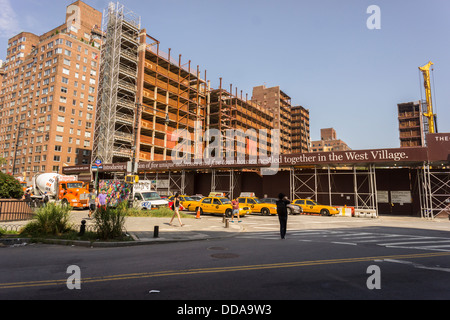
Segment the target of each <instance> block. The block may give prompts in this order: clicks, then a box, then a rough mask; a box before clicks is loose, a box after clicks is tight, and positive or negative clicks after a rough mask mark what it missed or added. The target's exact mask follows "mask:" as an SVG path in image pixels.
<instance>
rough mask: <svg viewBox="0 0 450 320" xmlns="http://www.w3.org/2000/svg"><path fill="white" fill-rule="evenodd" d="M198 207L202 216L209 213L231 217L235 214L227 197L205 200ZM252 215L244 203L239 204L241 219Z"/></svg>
mask: <svg viewBox="0 0 450 320" xmlns="http://www.w3.org/2000/svg"><path fill="white" fill-rule="evenodd" d="M198 207H199V208H200V213H201V214H204V213H209V214H218V215H225V216H226V217H231V215H232V213H233V206H232V205H231V200H230V199H228V198H225V197H206V198H203V199H201V200H200V201H199V204H198ZM191 209H192V208H191ZM195 210H197V207H196V208H195ZM250 213H252V211H251V209H250V207H248V206H247V205H245V204H242V203H240V204H239V215H240V216H241V217H242V216H245V215H247V214H250Z"/></svg>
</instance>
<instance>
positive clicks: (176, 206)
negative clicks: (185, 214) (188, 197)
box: [169, 192, 184, 227]
mask: <svg viewBox="0 0 450 320" xmlns="http://www.w3.org/2000/svg"><path fill="white" fill-rule="evenodd" d="M179 209H180V198H179V194H178V192H177V193H175V196H174V197H173V204H172V210H173V211H174V213H173V216H172V219H171V220H170V222H169V225H170V226H171V225H172V221H173V219H175V216H177V217H178V221H179V222H180V227H182V226H184V224H183V223H182V222H181V217H180V212H179Z"/></svg>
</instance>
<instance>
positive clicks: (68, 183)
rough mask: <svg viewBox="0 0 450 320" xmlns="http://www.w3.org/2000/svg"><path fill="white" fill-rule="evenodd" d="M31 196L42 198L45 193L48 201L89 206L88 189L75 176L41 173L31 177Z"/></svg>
mask: <svg viewBox="0 0 450 320" xmlns="http://www.w3.org/2000/svg"><path fill="white" fill-rule="evenodd" d="M31 192H32V194H33V198H41V199H42V198H43V197H44V195H45V193H47V196H48V197H49V199H50V201H61V203H62V204H63V205H69V206H71V207H73V208H82V209H85V208H88V207H89V201H88V199H89V191H88V188H87V186H86V185H85V183H84V182H81V181H78V180H77V177H76V176H63V175H60V174H57V173H43V174H39V175H36V176H34V177H33V186H32V191H31Z"/></svg>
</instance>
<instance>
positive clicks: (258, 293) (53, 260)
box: [0, 216, 450, 313]
mask: <svg viewBox="0 0 450 320" xmlns="http://www.w3.org/2000/svg"><path fill="white" fill-rule="evenodd" d="M217 219H218V218H217V217H215V218H213V217H211V218H209V217H208V218H207V217H205V220H204V221H205V222H204V223H206V222H207V221H209V223H218V220H217ZM411 219H413V218H411ZM188 223H192V224H194V223H195V222H194V221H190V222H188ZM448 224H449V222H448V221H440V222H434V223H433V222H429V221H424V220H420V219H419V220H414V219H413V220H395V219H391V220H388V221H387V220H383V219H381V220H378V219H372V221H370V219H366V220H362V219H353V220H352V219H340V218H339V217H333V218H328V217H306V216H300V217H290V219H289V224H288V229H289V230H288V235H287V239H286V240H280V239H279V236H278V225H277V220H276V217H259V216H250V217H246V218H244V219H243V222H242V223H241V224H240V225H239V226H240V227H239V228H240V229H239V230H238V229H237V227H235V230H234V231H236V232H234V233H233V234H232V236H227V237H215V238H208V239H199V240H198V241H180V242H173V243H164V244H157V245H141V246H130V247H107V248H95V247H94V248H86V247H79V246H61V245H44V244H28V245H22V246H20V245H18V246H8V247H2V248H0V260H1V261H2V263H1V264H0V299H3V300H5V299H7V300H25V299H33V300H48V299H50V300H73V299H75V300H117V299H121V300H150V301H163V300H165V301H175V305H171V306H170V307H171V309H170V312H174V313H175V312H176V310H175V309H174V308H178V306H179V305H181V301H185V302H186V305H187V306H189V305H190V304H191V305H192V303H194V301H196V302H198V301H208V302H214V301H221V302H223V303H232V302H233V301H234V302H236V301H249V300H251V301H265V302H271V301H273V303H275V302H276V301H292V300H355V299H356V300H405V299H406V300H447V299H449V298H450V290H449V289H448V284H449V283H450V231H449V225H448ZM174 229H176V230H177V232H182V231H179V230H182V228H181V227H178V228H177V227H174ZM71 266H75V267H76V268H78V273H77V272H74V271H73V270H72V269H69V267H71ZM77 275H78V276H79V279H80V282H79V289H78V288H72V289H71V288H70V287H71V286H72V287H73V286H74V284H76V283H77V282H76V279H77V278H76V276H77ZM275 306H276V305H274V307H275ZM177 310H178V309H177ZM186 310H187V309H185V310H184V311H186ZM219 311H220V310H219ZM219 311H218V312H219Z"/></svg>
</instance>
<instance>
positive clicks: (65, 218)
mask: <svg viewBox="0 0 450 320" xmlns="http://www.w3.org/2000/svg"><path fill="white" fill-rule="evenodd" d="M71 210H72V207H70V206H61V205H56V204H54V203H48V204H47V205H46V206H45V207H42V208H39V209H38V210H37V211H36V213H35V215H34V217H33V221H31V222H30V223H28V224H27V225H26V226H25V228H24V229H23V230H22V232H21V233H22V234H29V235H31V236H43V235H61V234H63V233H65V232H68V231H70V230H71V227H72V226H71V224H70V222H69V221H70V212H71Z"/></svg>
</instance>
